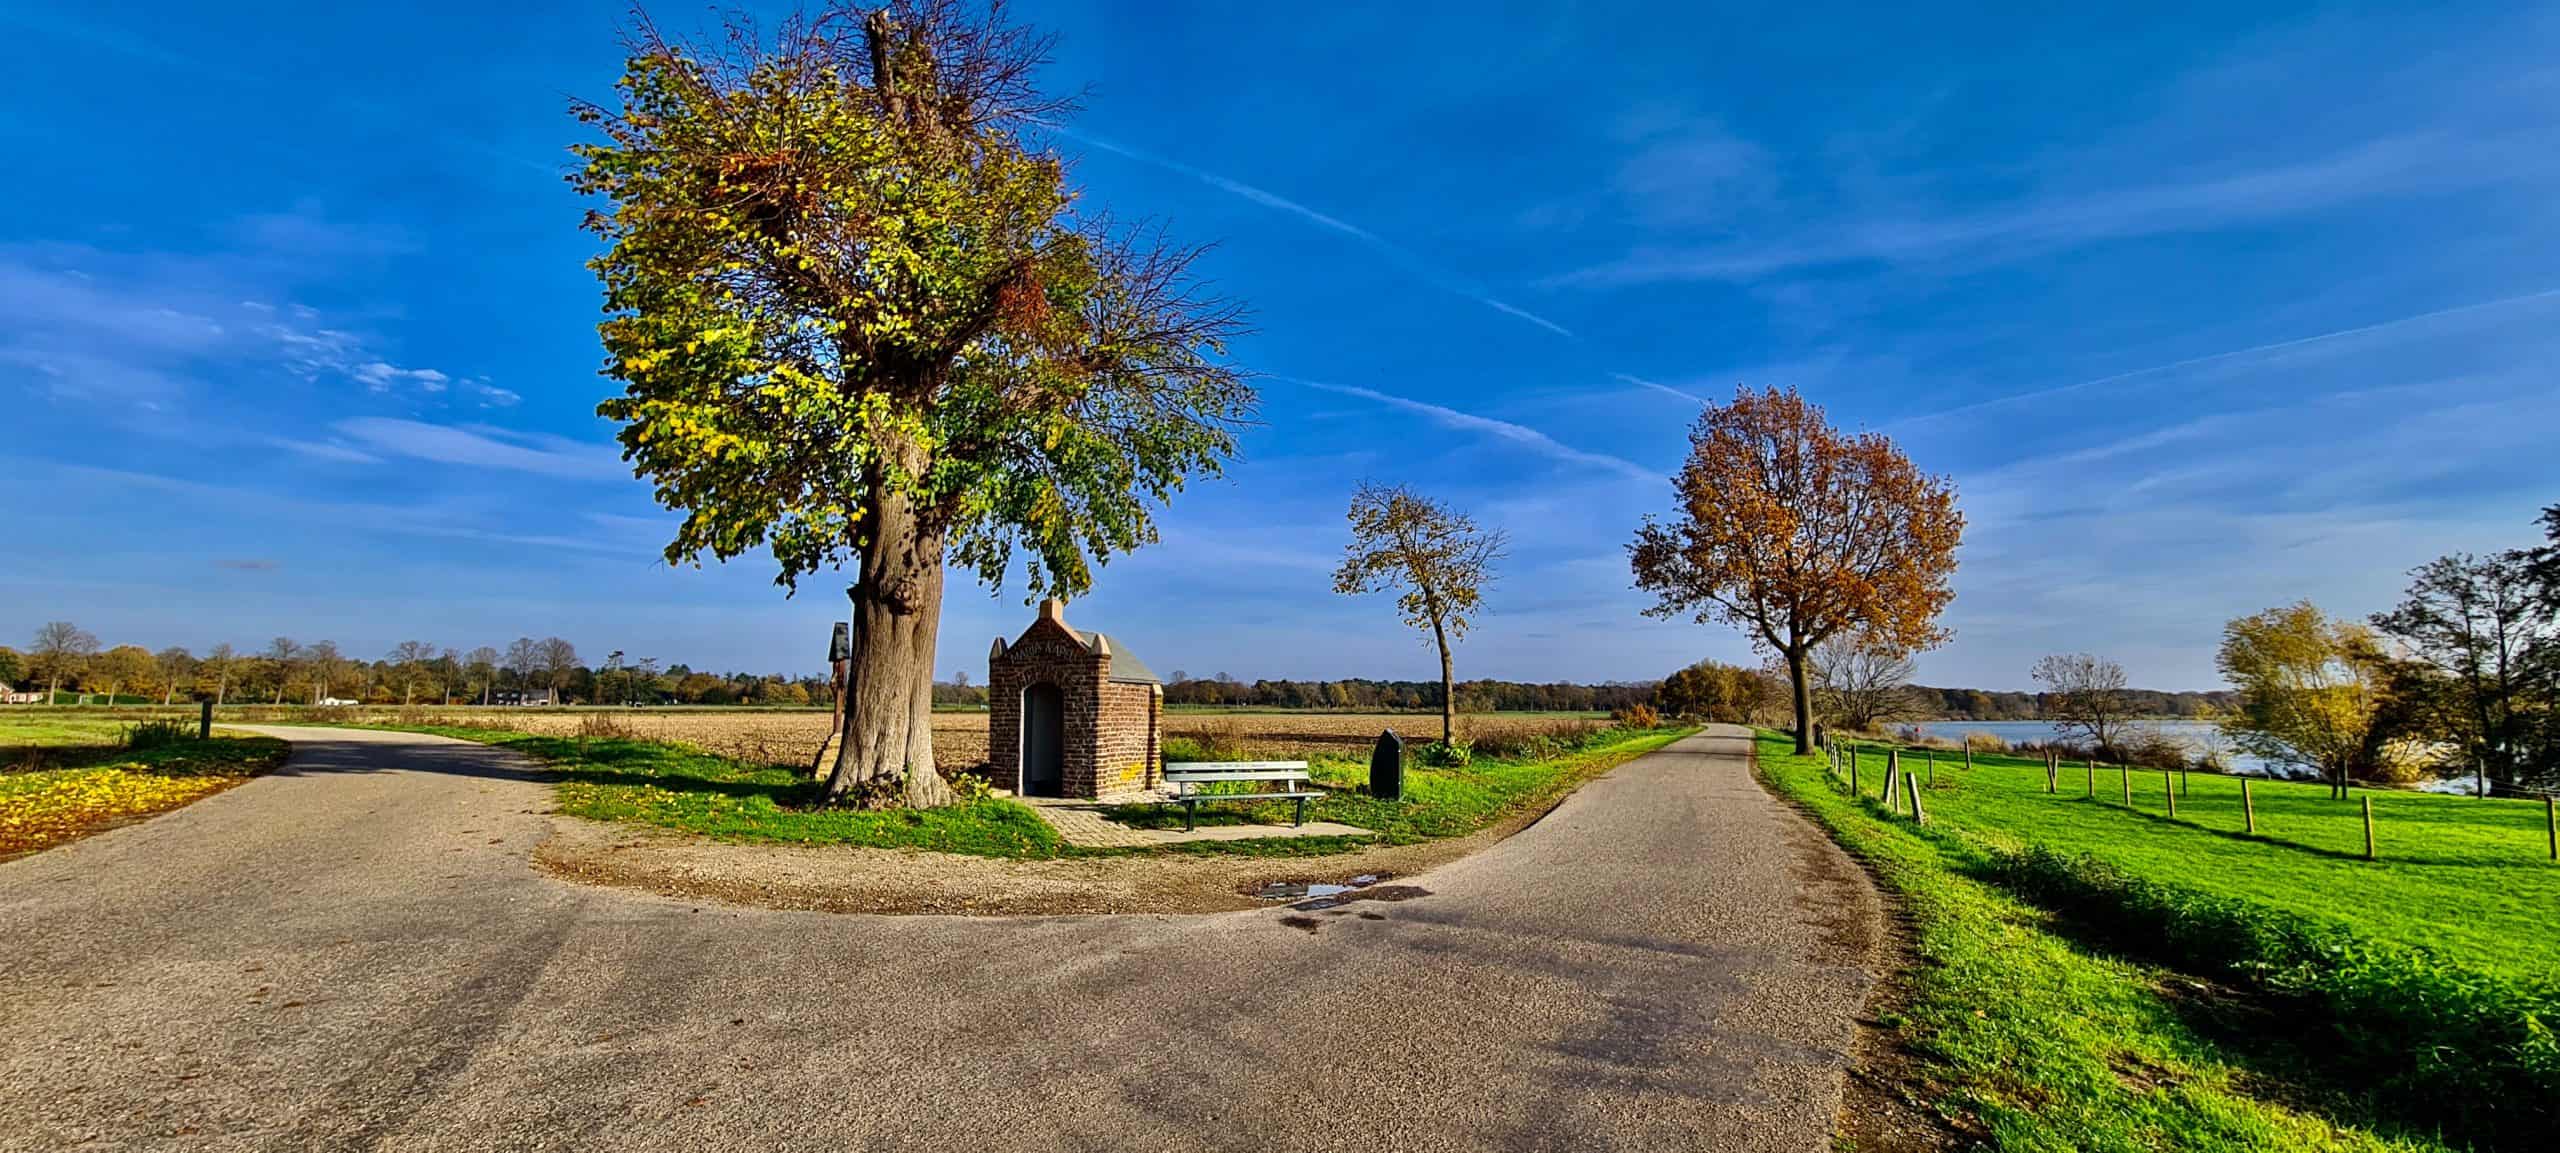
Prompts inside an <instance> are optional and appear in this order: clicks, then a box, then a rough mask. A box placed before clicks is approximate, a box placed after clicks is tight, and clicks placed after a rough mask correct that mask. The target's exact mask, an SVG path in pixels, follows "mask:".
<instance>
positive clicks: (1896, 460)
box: [1628, 388, 1964, 753]
mask: <svg viewBox="0 0 2560 1153" xmlns="http://www.w3.org/2000/svg"><path fill="white" fill-rule="evenodd" d="M1672 484H1673V487H1674V489H1675V490H1676V492H1677V494H1678V497H1679V502H1680V507H1679V512H1678V517H1677V519H1675V520H1673V521H1672V522H1671V523H1669V524H1662V523H1658V522H1656V521H1654V520H1653V519H1652V518H1650V517H1647V518H1646V520H1645V523H1644V526H1643V527H1642V528H1640V529H1638V530H1637V532H1636V539H1635V543H1633V544H1632V545H1629V546H1628V553H1629V556H1630V559H1631V560H1632V562H1633V564H1634V568H1635V578H1636V587H1638V588H1641V589H1644V590H1646V591H1648V592H1651V593H1653V594H1654V596H1655V598H1656V599H1655V603H1654V605H1653V607H1651V608H1649V609H1646V610H1645V612H1646V614H1647V615H1650V616H1658V617H1673V616H1684V615H1686V616H1694V617H1695V618H1696V619H1697V620H1698V621H1700V622H1701V623H1704V622H1707V621H1714V620H1721V621H1723V622H1725V623H1727V624H1730V625H1733V626H1734V627H1736V628H1740V629H1742V630H1743V631H1744V632H1745V633H1747V634H1748V635H1749V636H1750V637H1751V640H1752V642H1753V643H1754V644H1755V645H1758V646H1760V647H1762V648H1763V649H1765V650H1767V651H1770V652H1773V653H1775V654H1777V655H1778V656H1779V657H1780V658H1781V659H1782V660H1783V661H1784V662H1785V664H1786V668H1787V678H1788V681H1789V683H1790V687H1791V689H1792V690H1793V696H1794V698H1795V699H1794V704H1795V721H1796V749H1797V751H1798V752H1800V753H1811V752H1812V751H1813V713H1814V709H1813V686H1812V680H1811V676H1810V669H1809V665H1810V663H1811V657H1812V653H1813V646H1815V645H1818V644H1820V643H1822V642H1823V641H1824V640H1827V639H1829V638H1831V637H1834V636H1839V635H1843V634H1850V633H1858V634H1864V635H1866V636H1868V637H1869V638H1871V639H1872V640H1873V641H1874V643H1877V644H1880V645H1884V646H1886V647H1888V648H1890V649H1895V650H1899V651H1902V652H1917V651H1920V650H1922V649H1926V648H1930V647H1933V646H1935V645H1937V644H1939V643H1942V642H1943V641H1945V639H1946V637H1947V632H1946V630H1944V629H1942V628H1940V627H1939V626H1938V623H1937V622H1938V614H1939V613H1940V612H1941V611H1943V610H1945V608H1946V606H1947V602H1948V601H1950V600H1952V599H1954V596H1955V593H1954V590H1953V589H1952V588H1951V587H1950V586H1949V583H1948V582H1949V579H1950V578H1951V577H1952V576H1953V575H1954V573H1955V567H1956V545H1957V543H1958V542H1959V541H1960V540H1961V539H1962V538H1963V536H1964V514H1962V513H1960V512H1957V511H1956V498H1955V489H1954V487H1953V486H1952V485H1951V484H1950V483H1949V482H1948V481H1947V480H1946V479H1945V478H1943V477H1935V476H1930V475H1928V474H1926V473H1923V472H1921V471H1920V470H1919V469H1917V468H1915V467H1913V466H1912V463H1911V460H1910V458H1909V457H1906V456H1904V455H1903V454H1902V450H1900V449H1899V448H1896V447H1895V446H1894V444H1893V442H1892V441H1891V440H1889V439H1886V438H1885V437H1884V436H1882V435H1881V434H1877V433H1859V434H1856V435H1847V434H1843V433H1841V432H1840V431H1839V430H1837V429H1834V428H1832V427H1831V425H1830V424H1829V423H1828V422H1827V421H1825V420H1824V419H1823V414H1822V410H1821V408H1819V407H1817V406H1815V405H1812V404H1809V403H1807V402H1806V401H1805V399H1804V398H1803V397H1801V396H1798V395H1797V394H1796V393H1795V391H1794V390H1793V389H1788V390H1785V391H1780V390H1777V389H1769V390H1766V391H1758V392H1755V391H1752V390H1751V389H1749V388H1741V389H1737V390H1735V393H1734V397H1733V402H1732V403H1730V404H1720V405H1709V406H1707V409H1706V411H1705V412H1704V413H1703V414H1701V415H1700V416H1699V417H1698V423H1697V425H1696V427H1694V428H1692V429H1691V430H1690V433H1689V460H1688V463H1687V464H1685V465H1684V466H1682V468H1681V470H1680V473H1679V475H1678V476H1676V477H1674V478H1672Z"/></svg>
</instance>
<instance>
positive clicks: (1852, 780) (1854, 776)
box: [1849, 745, 1860, 797]
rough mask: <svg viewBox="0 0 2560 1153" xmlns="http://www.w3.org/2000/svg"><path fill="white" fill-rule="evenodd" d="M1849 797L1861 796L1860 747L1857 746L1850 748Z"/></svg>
mask: <svg viewBox="0 0 2560 1153" xmlns="http://www.w3.org/2000/svg"><path fill="white" fill-rule="evenodd" d="M1849 795H1850V796H1853V797H1855V796H1859V795H1860V793H1859V792H1858V746H1856V745H1851V746H1849Z"/></svg>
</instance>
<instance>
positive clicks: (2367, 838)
mask: <svg viewBox="0 0 2560 1153" xmlns="http://www.w3.org/2000/svg"><path fill="white" fill-rule="evenodd" d="M2364 859H2365V860H2368V861H2370V860H2372V859H2373V798H2372V797H2366V798H2364Z"/></svg>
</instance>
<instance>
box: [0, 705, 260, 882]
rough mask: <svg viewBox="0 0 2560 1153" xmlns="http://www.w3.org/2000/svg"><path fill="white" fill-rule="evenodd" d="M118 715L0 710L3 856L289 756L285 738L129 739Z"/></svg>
mask: <svg viewBox="0 0 2560 1153" xmlns="http://www.w3.org/2000/svg"><path fill="white" fill-rule="evenodd" d="M125 728H126V726H125V725H124V724H123V723H122V722H119V721H111V720H105V719H94V720H93V719H89V718H62V717H25V718H21V717H8V716H0V859H5V858H9V857H14V856H19V855H21V854H25V853H32V852H35V851H37V850H39V849H46V848H50V847H52V846H54V845H58V844H61V843H63V842H65V841H71V840H76V839H78V838H80V837H85V836H87V835H89V834H91V833H94V832H98V831H100V830H102V829H106V828H110V827H112V826H114V825H118V824H122V823H124V822H126V821H129V820H133V819H135V818H138V817H145V816H149V815H151V814H153V813H160V812H166V811H168V810H170V809H174V808H177V807H179V806H180V805H184V804H186V803H188V802H190V801H194V800H196V799H198V798H201V797H205V796H209V795H211V794H214V793H218V792H221V791H222V790H224V789H227V788H230V787H231V786H233V785H236V784H239V783H240V782H242V781H245V780H247V779H249V778H250V777H252V776H254V775H256V774H258V773H260V772H263V771H265V770H267V769H271V768H274V767H275V766H276V765H278V764H281V763H283V761H284V758H285V754H286V752H287V751H288V750H287V748H286V746H285V743H284V742H283V741H279V740H273V739H270V738H266V737H237V738H234V737H227V736H221V735H218V734H217V735H216V736H215V737H214V739H212V740H209V741H196V740H181V741H175V742H172V743H169V744H164V745H160V746H158V747H154V748H144V749H127V748H125V747H123V738H124V732H125Z"/></svg>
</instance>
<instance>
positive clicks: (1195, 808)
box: [1182, 801, 1200, 833]
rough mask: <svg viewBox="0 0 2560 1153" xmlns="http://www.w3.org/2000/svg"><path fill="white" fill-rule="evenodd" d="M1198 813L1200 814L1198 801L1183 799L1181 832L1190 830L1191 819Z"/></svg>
mask: <svg viewBox="0 0 2560 1153" xmlns="http://www.w3.org/2000/svg"><path fill="white" fill-rule="evenodd" d="M1199 815H1200V802H1198V801H1184V802H1182V831H1183V832H1186V833H1188V832H1190V831H1191V822H1192V820H1193V819H1194V818H1197V817H1198V816H1199Z"/></svg>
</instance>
